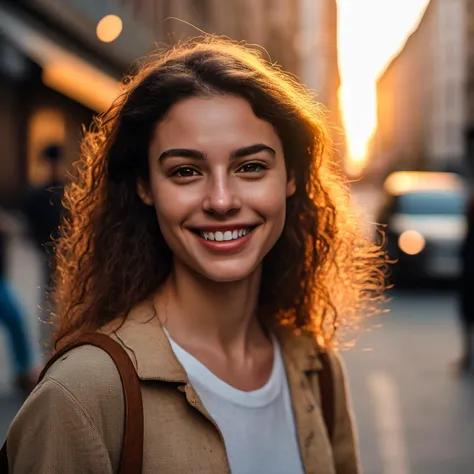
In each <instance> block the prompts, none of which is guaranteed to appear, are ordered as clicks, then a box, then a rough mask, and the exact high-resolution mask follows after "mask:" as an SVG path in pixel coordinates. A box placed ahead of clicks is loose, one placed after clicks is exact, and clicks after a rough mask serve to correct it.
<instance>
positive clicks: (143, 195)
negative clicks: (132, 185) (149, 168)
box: [137, 179, 154, 206]
mask: <svg viewBox="0 0 474 474" xmlns="http://www.w3.org/2000/svg"><path fill="white" fill-rule="evenodd" d="M137 193H138V195H139V196H140V199H141V200H142V201H143V203H144V204H146V205H147V206H153V204H154V203H153V196H152V194H151V191H150V187H149V186H148V184H146V183H145V182H144V181H143V180H141V179H139V180H138V181H137Z"/></svg>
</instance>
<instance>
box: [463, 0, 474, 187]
mask: <svg viewBox="0 0 474 474" xmlns="http://www.w3.org/2000/svg"><path fill="white" fill-rule="evenodd" d="M466 47H467V67H466V128H465V143H466V168H467V170H468V172H469V174H470V176H471V178H472V177H474V0H466Z"/></svg>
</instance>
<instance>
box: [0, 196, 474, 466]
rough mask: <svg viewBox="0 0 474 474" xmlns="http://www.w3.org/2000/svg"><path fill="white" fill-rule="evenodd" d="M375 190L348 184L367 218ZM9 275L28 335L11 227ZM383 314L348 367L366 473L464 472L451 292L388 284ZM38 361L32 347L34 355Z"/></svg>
mask: <svg viewBox="0 0 474 474" xmlns="http://www.w3.org/2000/svg"><path fill="white" fill-rule="evenodd" d="M377 199H378V195H377V194H376V193H374V192H373V191H371V190H370V189H365V188H362V189H358V190H356V192H355V200H356V202H358V203H359V204H361V205H363V206H364V208H365V209H366V211H367V217H368V218H369V219H370V218H371V214H372V213H373V207H374V206H373V204H374V203H376V202H377ZM9 249H10V251H9V258H10V265H9V268H10V272H9V275H10V279H11V281H12V283H13V285H14V286H15V288H16V289H17V291H18V293H19V294H20V295H22V302H23V306H24V308H25V310H26V311H27V312H28V314H29V330H30V335H31V337H32V338H34V340H37V338H38V321H37V318H38V314H39V313H38V311H37V310H36V304H37V300H38V298H39V295H40V292H39V288H38V286H39V282H40V270H39V265H38V261H37V256H36V252H35V251H34V248H32V246H31V244H30V243H29V242H28V241H27V240H26V239H25V238H24V237H21V236H20V235H17V236H16V237H15V238H13V239H11V240H10V246H9ZM389 296H390V297H391V301H390V303H389V304H388V307H389V308H390V310H391V311H390V312H389V313H387V314H383V315H381V316H376V317H374V318H372V319H371V320H368V321H366V324H365V327H364V329H362V330H361V331H360V332H359V333H358V334H357V342H356V346H355V348H352V349H349V350H347V351H344V352H343V353H342V355H343V358H344V360H345V362H346V365H347V368H348V374H349V378H350V383H351V392H352V398H353V406H354V409H355V414H356V418H357V425H358V431H359V436H360V446H361V452H362V460H363V466H364V472H365V473H366V474H447V473H456V474H468V473H471V472H472V462H471V461H472V440H473V439H474V410H473V409H472V407H473V403H474V376H464V377H461V376H459V375H457V373H456V370H455V366H454V363H455V361H456V359H457V357H458V356H459V353H460V342H459V334H458V325H457V323H458V322H457V306H456V298H455V293H454V291H453V290H452V289H451V290H449V289H443V288H442V287H441V288H435V289H428V288H425V289H423V290H410V291H408V290H407V291H394V292H392V293H390V295H389ZM0 338H1V339H0V341H1V350H0V406H1V410H0V438H1V439H2V440H3V438H4V436H5V434H6V430H7V428H8V425H9V423H10V421H11V419H12V418H13V416H14V415H15V413H16V411H17V410H18V408H19V407H20V406H21V403H22V400H21V397H20V396H19V395H18V394H16V393H15V392H14V391H13V390H12V389H11V387H10V381H9V377H10V373H9V371H8V367H9V363H8V362H9V361H8V360H7V353H6V350H5V343H6V340H5V338H4V334H3V332H0ZM36 356H37V358H38V360H39V354H38V352H37V354H36Z"/></svg>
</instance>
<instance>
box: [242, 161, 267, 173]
mask: <svg viewBox="0 0 474 474" xmlns="http://www.w3.org/2000/svg"><path fill="white" fill-rule="evenodd" d="M266 169H267V167H266V166H265V165H264V164H263V163H258V162H252V163H245V165H243V166H241V167H240V168H239V170H238V171H239V172H240V171H241V172H244V173H259V172H261V171H264V170H266Z"/></svg>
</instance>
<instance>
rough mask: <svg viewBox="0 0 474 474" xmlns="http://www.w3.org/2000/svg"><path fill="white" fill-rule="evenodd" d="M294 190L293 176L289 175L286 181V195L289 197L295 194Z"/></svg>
mask: <svg viewBox="0 0 474 474" xmlns="http://www.w3.org/2000/svg"><path fill="white" fill-rule="evenodd" d="M295 191H296V181H295V178H294V177H293V176H290V177H289V179H288V181H287V182H286V197H287V198H288V197H291V196H293V194H295Z"/></svg>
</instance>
